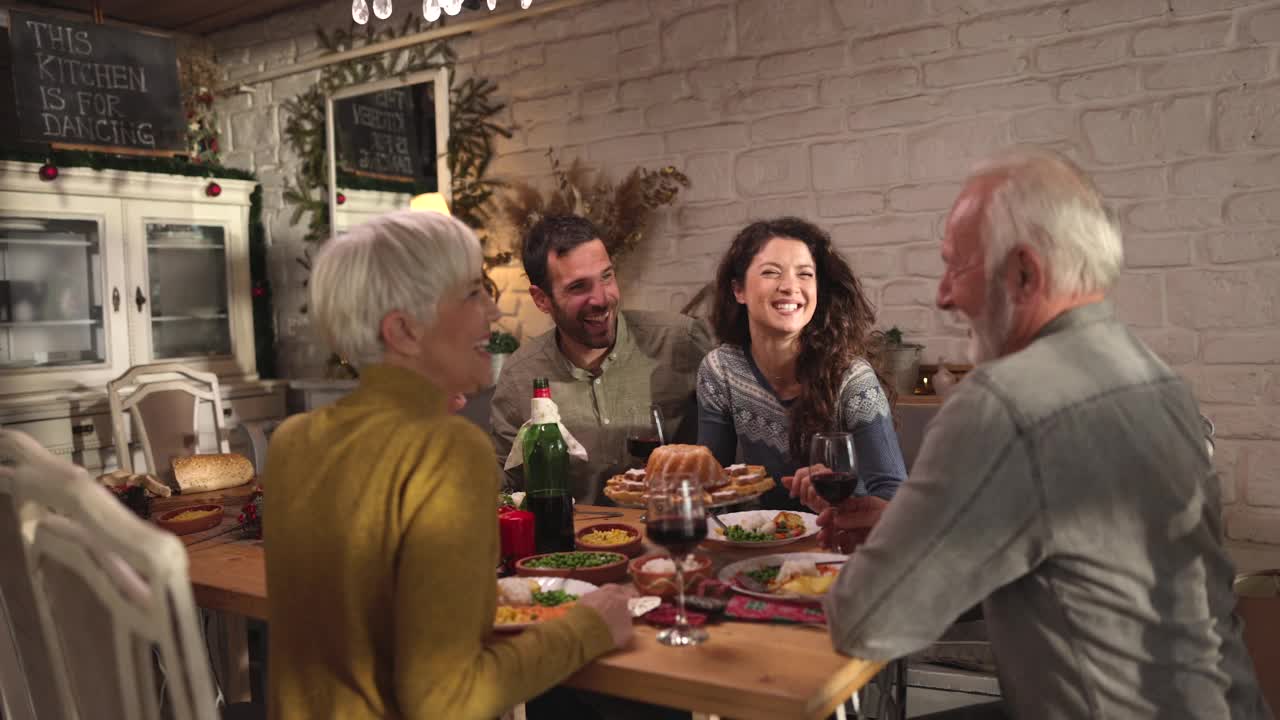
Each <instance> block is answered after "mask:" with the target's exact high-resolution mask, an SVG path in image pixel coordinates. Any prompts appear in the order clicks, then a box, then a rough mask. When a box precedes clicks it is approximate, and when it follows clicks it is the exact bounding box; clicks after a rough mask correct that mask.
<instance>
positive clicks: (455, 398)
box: [449, 393, 467, 415]
mask: <svg viewBox="0 0 1280 720" xmlns="http://www.w3.org/2000/svg"><path fill="white" fill-rule="evenodd" d="M466 406H467V396H466V394H464V393H456V394H454V395H450V396H449V414H451V415H452V414H455V413H458V412H460V411H461V410H462V408H464V407H466Z"/></svg>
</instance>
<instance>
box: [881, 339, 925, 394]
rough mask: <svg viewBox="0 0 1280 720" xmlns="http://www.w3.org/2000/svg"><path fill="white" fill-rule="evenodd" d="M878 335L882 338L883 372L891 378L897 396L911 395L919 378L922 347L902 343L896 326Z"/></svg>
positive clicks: (917, 344) (915, 344)
mask: <svg viewBox="0 0 1280 720" xmlns="http://www.w3.org/2000/svg"><path fill="white" fill-rule="evenodd" d="M880 335H881V337H882V338H883V348H884V349H883V352H884V358H885V370H886V371H887V372H888V373H889V374H890V375H891V376H892V377H893V385H894V387H895V388H896V389H897V391H898V394H899V395H911V394H912V393H914V392H915V389H916V381H917V380H918V379H919V377H920V356H921V354H922V353H923V352H924V346H923V345H921V344H919V343H909V342H903V340H902V331H901V330H899V329H898V327H897V326H896V325H895V326H894V327H891V328H889V329H888V330H885V331H884V332H882V333H880Z"/></svg>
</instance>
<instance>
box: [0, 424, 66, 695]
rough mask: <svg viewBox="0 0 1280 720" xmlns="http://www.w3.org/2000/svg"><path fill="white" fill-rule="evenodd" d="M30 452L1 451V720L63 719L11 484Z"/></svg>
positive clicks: (16, 448)
mask: <svg viewBox="0 0 1280 720" xmlns="http://www.w3.org/2000/svg"><path fill="white" fill-rule="evenodd" d="M0 432H3V431H0ZM32 444H34V441H32ZM36 447H39V446H38V445H37V446H36ZM41 450H43V449H42V448H41ZM30 452H31V448H30V447H29V446H27V445H26V444H25V443H22V444H14V445H13V446H12V447H10V446H9V444H8V443H7V442H6V443H5V446H4V447H0V568H3V570H2V571H0V716H3V717H5V718H8V720H32V719H33V718H46V717H49V718H61V717H66V716H67V713H65V712H64V711H63V705H62V696H61V695H60V694H59V692H58V687H57V685H56V684H55V683H54V681H53V664H52V662H53V661H52V657H51V655H50V652H49V647H48V645H47V643H46V642H45V638H44V633H43V632H42V631H41V629H40V615H39V613H38V611H37V610H36V596H35V589H34V588H33V587H32V585H31V574H30V573H29V572H28V567H27V555H26V550H25V546H26V541H25V539H24V535H23V522H22V518H21V517H19V512H18V511H19V506H18V500H17V497H16V496H15V495H14V493H13V483H12V481H11V479H10V478H9V475H11V474H12V473H13V468H14V467H16V466H17V465H18V464H19V463H23V462H26V457H27V455H28V454H29V453H30Z"/></svg>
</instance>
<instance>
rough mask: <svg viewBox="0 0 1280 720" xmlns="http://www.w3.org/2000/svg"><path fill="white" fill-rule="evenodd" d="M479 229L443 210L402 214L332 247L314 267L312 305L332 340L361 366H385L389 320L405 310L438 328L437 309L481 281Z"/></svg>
mask: <svg viewBox="0 0 1280 720" xmlns="http://www.w3.org/2000/svg"><path fill="white" fill-rule="evenodd" d="M482 262H483V257H482V255H481V251H480V241H478V240H477V239H476V236H475V233H473V232H471V228H468V227H467V226H466V225H464V224H462V223H461V222H459V221H458V220H455V219H454V218H452V217H450V216H448V215H444V214H441V213H437V212H425V211H417V210H400V211H397V212H393V213H388V214H386V215H382V216H380V217H377V218H374V219H373V220H370V221H369V222H367V223H364V224H363V225H360V226H358V227H356V228H354V229H352V230H351V231H350V232H348V233H347V234H345V235H342V236H340V237H335V238H333V239H332V240H330V241H329V242H328V243H326V244H325V246H324V248H323V249H322V250H321V251H320V256H319V257H318V258H316V261H315V264H314V265H313V266H312V269H311V280H310V288H309V289H310V306H311V312H312V314H313V316H314V318H315V322H316V324H317V326H318V328H319V330H320V333H321V335H322V336H323V337H324V340H325V342H327V343H328V344H329V347H330V348H332V349H333V351H334V352H336V353H338V355H339V356H341V357H342V358H343V359H345V360H347V361H348V362H351V363H354V364H357V365H359V364H368V363H376V362H380V361H381V360H382V357H383V353H384V351H385V347H384V346H383V343H382V319H383V318H384V317H386V315H387V313H389V312H391V311H393V310H400V311H401V312H404V313H406V314H408V315H410V316H411V317H413V318H415V319H417V320H418V321H419V322H422V323H426V324H433V323H434V322H435V319H436V305H437V303H439V301H440V299H441V298H442V297H443V296H444V294H445V293H446V292H448V291H450V290H452V289H454V288H455V287H457V286H458V285H460V284H462V283H466V282H470V281H472V280H475V279H477V278H479V277H480V274H481V265H482Z"/></svg>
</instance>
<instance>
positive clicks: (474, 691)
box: [394, 419, 613, 718]
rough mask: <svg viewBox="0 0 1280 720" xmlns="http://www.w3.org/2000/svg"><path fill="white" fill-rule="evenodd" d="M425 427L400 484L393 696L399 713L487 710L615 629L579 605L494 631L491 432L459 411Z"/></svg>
mask: <svg viewBox="0 0 1280 720" xmlns="http://www.w3.org/2000/svg"><path fill="white" fill-rule="evenodd" d="M431 434H432V435H433V436H434V437H433V438H432V440H431V441H430V442H428V443H427V447H426V448H425V450H424V453H423V454H424V457H423V461H422V462H421V463H420V464H419V467H418V469H417V470H416V471H415V472H414V473H413V475H412V476H411V477H410V479H409V480H408V483H407V485H406V487H405V488H404V491H403V493H404V501H403V506H404V508H405V509H404V512H405V513H407V515H408V524H407V528H406V532H405V535H404V537H403V540H402V542H401V545H400V549H399V552H398V553H397V562H396V566H397V571H396V584H395V637H394V642H395V658H396V660H395V677H394V682H395V689H396V696H397V700H398V702H399V705H400V709H401V711H402V713H403V716H404V717H406V718H427V717H449V718H486V717H487V718H492V717H496V716H498V715H500V714H502V712H504V711H505V710H506V709H508V708H510V707H511V706H513V705H515V704H517V703H520V702H524V701H526V700H528V699H530V698H532V697H534V696H535V695H537V694H539V693H541V692H543V691H545V690H546V689H548V688H550V687H551V686H553V685H555V684H557V683H559V682H560V681H562V680H564V679H565V678H566V677H568V676H569V675H570V674H572V673H573V672H575V671H576V670H578V669H579V668H580V667H582V666H583V665H584V664H586V663H587V662H589V661H591V660H592V659H593V658H595V657H597V656H599V655H601V654H603V653H605V652H607V651H609V650H610V649H611V648H612V646H613V641H612V638H611V636H610V634H609V629H608V626H607V625H605V623H604V620H603V619H601V618H600V616H599V615H598V614H596V612H595V611H593V610H590V609H588V608H586V607H576V608H574V609H573V610H571V611H570V612H569V613H568V614H567V615H566V616H564V617H562V618H560V619H558V620H554V621H551V622H547V623H544V624H541V625H538V626H537V627H534V628H531V629H529V630H526V631H524V632H523V633H520V634H518V635H503V634H495V633H494V632H493V629H492V628H493V619H494V612H495V609H496V602H497V601H496V595H497V587H496V583H495V582H494V567H496V565H497V559H498V529H497V516H496V514H495V513H494V502H495V498H496V493H497V490H498V488H497V487H496V483H494V482H493V480H492V478H493V473H492V469H491V468H492V467H493V466H492V465H491V464H490V463H491V460H490V458H491V457H492V456H491V455H490V454H489V453H490V452H491V450H490V448H489V443H488V442H486V441H485V439H484V436H483V434H482V433H481V432H480V431H479V430H477V429H476V428H474V427H471V426H468V425H467V424H466V421H465V420H459V419H450V420H448V421H446V424H445V425H444V426H443V427H438V428H436V429H435V430H434V431H433V432H432V433H431Z"/></svg>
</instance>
